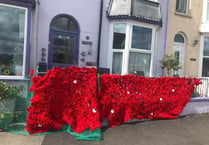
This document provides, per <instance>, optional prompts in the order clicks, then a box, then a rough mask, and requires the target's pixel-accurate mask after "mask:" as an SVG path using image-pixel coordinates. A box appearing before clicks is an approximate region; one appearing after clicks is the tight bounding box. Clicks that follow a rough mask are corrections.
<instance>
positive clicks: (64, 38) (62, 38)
mask: <svg viewBox="0 0 209 145" xmlns="http://www.w3.org/2000/svg"><path fill="white" fill-rule="evenodd" d="M78 39H79V27H78V23H77V21H76V20H75V19H74V18H73V17H71V16H68V15H58V16H56V17H55V18H54V19H53V20H52V22H51V25H50V34H49V51H48V69H51V68H53V67H56V66H59V67H69V66H77V65H78V42H79V40H78Z"/></svg>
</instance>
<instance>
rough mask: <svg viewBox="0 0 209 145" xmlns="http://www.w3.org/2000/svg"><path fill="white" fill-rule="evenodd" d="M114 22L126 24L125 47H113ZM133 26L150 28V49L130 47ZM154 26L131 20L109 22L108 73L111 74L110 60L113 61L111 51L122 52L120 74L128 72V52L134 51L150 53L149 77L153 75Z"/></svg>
mask: <svg viewBox="0 0 209 145" xmlns="http://www.w3.org/2000/svg"><path fill="white" fill-rule="evenodd" d="M115 24H126V38H125V49H113V33H114V25H115ZM133 26H139V27H144V28H149V29H151V30H152V36H151V49H150V50H144V49H138V48H131V42H132V33H133V32H132V30H133ZM156 29H157V28H156V26H152V25H149V24H146V25H145V24H144V23H140V22H133V21H114V22H112V23H111V24H110V31H109V32H110V37H109V55H108V56H109V57H108V60H109V62H108V66H109V68H110V73H111V74H112V63H113V62H112V61H113V53H114V52H122V53H123V54H122V56H123V57H122V73H121V75H125V74H128V73H129V72H128V63H129V53H130V52H136V53H141V54H150V59H151V60H150V71H149V77H152V76H153V68H154V67H153V61H154V46H155V44H156Z"/></svg>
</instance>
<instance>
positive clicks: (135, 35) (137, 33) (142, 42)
mask: <svg viewBox="0 0 209 145" xmlns="http://www.w3.org/2000/svg"><path fill="white" fill-rule="evenodd" d="M151 42H152V29H150V28H144V27H139V26H133V32H132V42H131V48H136V49H144V50H151Z"/></svg>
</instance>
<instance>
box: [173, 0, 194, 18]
mask: <svg viewBox="0 0 209 145" xmlns="http://www.w3.org/2000/svg"><path fill="white" fill-rule="evenodd" d="M186 1H187V3H186V12H185V13H183V12H178V11H177V10H176V7H175V12H176V13H177V14H180V15H188V11H189V4H191V2H190V1H191V0H186ZM176 5H177V1H176ZM176 5H175V6H176ZM190 8H191V6H190Z"/></svg>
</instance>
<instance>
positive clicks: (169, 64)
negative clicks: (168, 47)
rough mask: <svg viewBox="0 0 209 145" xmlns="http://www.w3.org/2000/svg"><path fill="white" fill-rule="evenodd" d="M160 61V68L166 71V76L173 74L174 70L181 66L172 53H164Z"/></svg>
mask: <svg viewBox="0 0 209 145" xmlns="http://www.w3.org/2000/svg"><path fill="white" fill-rule="evenodd" d="M160 63H161V68H162V69H163V70H164V69H165V71H166V76H174V71H178V70H179V69H180V68H181V66H180V64H179V61H178V60H177V59H176V57H175V56H172V55H165V56H164V57H163V59H162V60H161V61H160Z"/></svg>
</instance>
